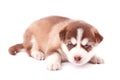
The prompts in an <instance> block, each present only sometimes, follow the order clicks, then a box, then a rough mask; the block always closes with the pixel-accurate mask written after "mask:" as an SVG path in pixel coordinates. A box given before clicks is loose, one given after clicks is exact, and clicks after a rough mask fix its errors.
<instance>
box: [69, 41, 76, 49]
mask: <svg viewBox="0 0 120 80" xmlns="http://www.w3.org/2000/svg"><path fill="white" fill-rule="evenodd" d="M76 45H77V44H73V43H72V42H71V41H69V42H68V44H67V47H68V49H69V50H70V49H72V48H73V47H75V46H76Z"/></svg>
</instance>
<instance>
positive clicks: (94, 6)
mask: <svg viewBox="0 0 120 80" xmlns="http://www.w3.org/2000/svg"><path fill="white" fill-rule="evenodd" d="M50 15H60V16H66V17H69V18H73V19H80V20H84V21H86V22H88V23H90V24H92V25H94V26H95V27H96V28H97V29H98V30H99V32H100V33H101V34H102V35H103V36H104V40H103V42H102V43H101V44H100V45H99V46H98V48H97V49H96V53H97V54H98V55H99V56H101V57H102V58H103V59H104V60H105V64H103V65H90V64H87V65H84V66H75V65H73V64H70V63H64V64H63V67H62V70H59V71H48V70H46V65H45V62H44V61H37V60H35V59H33V58H30V57H28V56H27V54H26V53H25V52H21V53H19V54H18V55H16V56H11V55H9V53H8V48H9V47H10V46H11V45H13V44H16V43H21V42H22V38H23V33H24V31H25V29H26V28H27V27H28V26H29V25H30V24H31V22H33V21H34V20H37V19H39V18H42V17H45V16H50ZM119 27H120V2H119V0H59V1H58V0H0V80H64V79H65V80H68V79H70V80H75V79H77V80H109V79H110V80H119V79H120V58H119V56H120V36H119V35H120V29H119Z"/></svg>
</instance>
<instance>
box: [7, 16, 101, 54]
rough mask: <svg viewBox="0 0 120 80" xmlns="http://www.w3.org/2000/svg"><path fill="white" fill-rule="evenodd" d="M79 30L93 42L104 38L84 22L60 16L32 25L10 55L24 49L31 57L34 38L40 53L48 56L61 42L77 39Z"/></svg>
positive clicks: (12, 48)
mask: <svg viewBox="0 0 120 80" xmlns="http://www.w3.org/2000/svg"><path fill="white" fill-rule="evenodd" d="M77 28H82V29H83V30H84V34H83V38H84V37H88V38H90V40H91V41H93V42H95V43H96V42H97V43H100V42H101V41H102V39H103V37H102V36H101V35H100V34H99V33H98V32H97V30H96V29H94V28H93V27H92V26H91V25H90V24H87V23H85V22H83V21H75V20H71V19H69V18H65V17H60V16H50V17H46V18H43V19H40V20H38V21H35V22H34V23H33V24H31V25H30V26H29V27H28V29H27V30H26V31H25V34H24V42H23V44H19V45H18V44H17V45H14V46H12V47H10V48H9V52H10V54H12V55H14V54H16V53H17V52H19V51H20V49H22V48H24V49H25V50H26V52H27V53H28V54H29V55H30V56H31V54H30V53H31V48H32V43H31V41H32V38H33V37H34V38H35V40H36V41H37V45H38V48H39V50H40V51H42V52H43V53H45V55H46V56H48V55H50V54H52V52H55V51H58V49H60V45H61V40H62V41H65V40H68V39H70V38H71V37H76V35H77V33H76V32H77V31H76V29H77Z"/></svg>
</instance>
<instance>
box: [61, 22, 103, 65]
mask: <svg viewBox="0 0 120 80" xmlns="http://www.w3.org/2000/svg"><path fill="white" fill-rule="evenodd" d="M59 36H60V39H61V41H62V44H61V48H62V50H63V52H64V53H65V54H66V56H67V59H68V61H70V62H71V63H74V64H78V65H82V64H85V63H87V62H88V61H89V60H90V59H91V58H92V57H93V55H94V53H93V50H94V48H95V47H96V46H97V45H98V44H99V43H100V42H101V41H102V40H103V37H102V36H101V35H100V33H99V32H98V31H97V30H96V29H95V28H94V27H92V26H91V25H90V24H87V23H85V22H81V21H75V22H72V23H70V24H68V25H67V26H66V27H65V28H64V29H63V30H61V32H60V33H59Z"/></svg>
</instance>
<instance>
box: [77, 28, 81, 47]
mask: <svg viewBox="0 0 120 80" xmlns="http://www.w3.org/2000/svg"><path fill="white" fill-rule="evenodd" d="M82 35H83V30H82V29H80V28H78V29H77V35H76V36H77V47H78V48H80V43H81V39H82Z"/></svg>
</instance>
